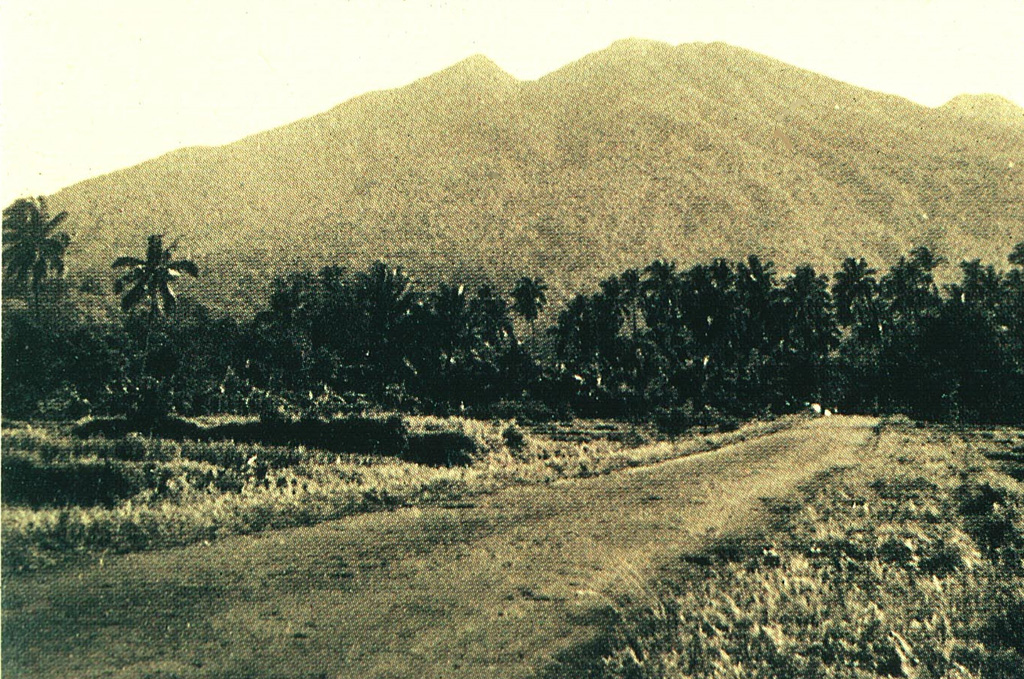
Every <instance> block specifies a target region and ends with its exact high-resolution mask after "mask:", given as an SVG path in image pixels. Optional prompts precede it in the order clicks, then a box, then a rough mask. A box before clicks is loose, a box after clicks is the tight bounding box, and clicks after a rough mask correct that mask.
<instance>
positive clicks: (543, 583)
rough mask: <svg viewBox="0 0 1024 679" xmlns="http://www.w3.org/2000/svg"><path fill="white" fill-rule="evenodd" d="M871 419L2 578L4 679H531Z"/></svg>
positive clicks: (867, 431) (843, 452) (831, 454)
mask: <svg viewBox="0 0 1024 679" xmlns="http://www.w3.org/2000/svg"><path fill="white" fill-rule="evenodd" d="M873 423H874V422H873V421H872V420H869V419H866V418H853V417H849V418H848V417H843V418H840V417H834V418H830V419H819V420H815V421H812V422H809V423H808V424H806V425H801V426H798V427H796V428H794V429H790V430H787V431H783V432H780V433H777V434H773V435H770V436H767V437H764V438H761V439H758V440H756V441H749V442H746V443H740V444H736V445H732V446H727V447H725V448H722V449H720V450H717V451H713V452H710V453H706V454H701V455H696V456H694V457H691V458H684V459H681V460H675V461H671V462H667V463H662V464H658V465H654V466H651V467H647V468H643V469H635V470H631V471H625V472H620V473H616V474H611V475H608V476H604V477H599V478H594V479H586V480H574V481H565V482H560V483H556V484H552V485H548V486H539V487H529V488H517V489H513V490H508V491H503V492H500V493H496V494H494V495H491V496H488V497H485V498H478V499H477V500H476V502H477V503H478V504H477V505H475V506H467V507H451V508H428V509H405V510H400V511H395V512H389V513H379V514H369V515H363V516H358V517H353V518H349V519H343V520H339V521H334V522H330V523H325V524H321V525H318V526H314V527H309V528H299V529H291V530H285V531H279V532H275V533H269V534H266V535H262V536H258V537H234V538H226V539H224V540H221V541H218V542H216V543H214V544H212V545H195V546H192V547H188V548H184V549H175V550H167V551H161V552H150V553H142V554H131V555H124V556H117V557H111V558H108V559H107V560H106V562H105V564H104V565H103V566H91V567H88V568H86V567H80V568H71V569H66V570H62V571H59V572H54V573H44V574H35V575H27V576H16V577H10V578H7V579H5V582H4V595H3V596H4V600H3V608H4V610H3V627H4V632H3V637H4V638H3V642H4V643H3V666H4V667H3V669H4V676H5V677H29V676H31V677H48V676H52V677H428V676H444V677H503V678H504V677H529V676H536V675H537V673H538V671H539V669H540V668H543V667H545V666H546V665H547V664H548V663H550V662H551V660H552V658H554V657H555V655H556V654H557V653H559V652H562V651H564V650H565V649H567V648H570V647H572V646H574V645H577V644H581V643H584V642H585V641H587V640H588V639H591V638H594V636H595V635H596V634H597V633H598V632H599V630H600V628H601V625H602V624H603V623H604V622H605V621H606V620H607V612H608V610H609V598H608V595H609V594H614V593H615V592H617V591H623V590H627V591H628V590H633V592H632V593H633V594H634V595H635V594H637V593H642V591H643V588H642V585H641V583H642V582H643V579H644V578H645V577H647V576H648V575H649V573H650V568H651V567H653V566H655V565H657V563H659V562H661V561H664V560H666V559H668V558H670V557H671V556H673V555H677V554H679V553H682V552H685V551H688V550H693V549H697V548H700V547H701V546H702V545H704V544H707V542H708V541H709V540H710V539H713V538H714V537H715V536H716V535H718V534H720V533H722V532H728V531H733V530H742V529H743V527H744V526H745V525H749V524H750V522H756V521H757V520H758V517H759V516H760V514H759V512H758V511H757V510H758V507H759V505H760V501H759V498H763V497H770V496H779V495H783V494H786V493H788V492H790V491H791V490H792V489H793V488H794V486H795V485H796V484H798V483H799V482H801V481H803V480H806V479H807V478H809V477H810V476H811V475H813V474H814V473H816V472H819V471H821V470H823V469H827V468H828V467H830V466H834V465H845V464H852V463H855V462H856V461H857V460H858V459H860V458H861V456H863V455H866V454H868V451H869V450H870V447H869V446H868V445H867V444H868V442H869V441H870V439H871V425H872V424H873Z"/></svg>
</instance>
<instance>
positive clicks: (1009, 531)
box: [595, 424, 1024, 679]
mask: <svg viewBox="0 0 1024 679" xmlns="http://www.w3.org/2000/svg"><path fill="white" fill-rule="evenodd" d="M1021 444H1024V433H1020V432H1013V431H1011V430H1006V429H1004V430H997V431H995V432H992V431H988V432H984V431H982V432H978V431H968V432H956V431H951V430H941V429H918V428H914V427H911V426H906V425H904V424H893V425H889V426H883V427H882V428H881V429H880V432H879V438H878V446H879V451H878V452H879V456H878V460H879V462H878V463H876V464H870V463H865V464H862V465H858V466H857V467H854V468H850V469H847V470H845V471H843V472H842V473H841V474H839V475H837V476H832V477H828V478H821V479H819V480H818V482H817V483H815V484H813V485H811V486H809V487H807V488H806V489H805V495H804V498H803V501H802V502H796V503H787V504H785V505H783V506H779V507H776V508H775V510H774V516H775V520H776V525H775V526H774V530H771V531H768V532H766V533H764V534H762V535H760V536H758V537H757V538H753V539H745V540H741V541H737V542H733V543H728V542H727V543H721V544H719V545H718V547H717V549H713V550H709V551H707V552H705V553H702V554H698V555H690V557H688V558H687V559H685V560H684V561H683V562H682V563H681V565H680V566H679V567H678V569H677V570H676V572H675V573H673V574H672V575H671V576H670V577H668V578H667V579H666V581H665V583H664V590H665V593H664V595H663V596H662V597H660V598H659V599H658V600H657V601H656V603H654V604H649V603H648V604H646V605H642V606H636V605H631V604H630V602H629V601H628V599H624V600H623V601H622V602H620V605H619V607H620V611H622V615H621V617H620V622H619V623H618V625H617V626H616V628H615V631H614V633H613V634H612V638H613V639H614V642H613V644H612V646H613V648H612V650H611V651H610V652H608V653H607V654H606V655H605V658H604V660H603V662H602V663H601V664H600V665H599V666H598V667H599V669H598V670H595V671H596V672H597V673H598V674H599V675H602V676H605V677H616V678H623V679H625V678H627V677H628V678H630V679H640V678H645V677H667V676H671V677H676V676H678V677H688V676H707V677H736V678H751V679H753V678H762V677H794V678H802V677H808V678H810V677H815V678H831V677H877V676H905V677H963V678H967V677H1006V678H1010V677H1020V676H1024V628H1022V627H1021V625H1020V621H1021V620H1022V619H1024V485H1022V484H1021V483H1019V482H1018V481H1016V480H1014V479H1013V478H1011V477H1010V476H1008V475H1006V474H1005V473H1003V472H1002V471H999V470H997V469H995V468H993V466H992V465H991V464H990V463H989V461H988V459H987V458H990V457H993V456H995V457H1000V458H1005V456H1006V454H1007V453H1012V452H1013V451H1014V450H1017V451H1019V446H1020V445H1021ZM647 598H648V599H649V596H648V597H647Z"/></svg>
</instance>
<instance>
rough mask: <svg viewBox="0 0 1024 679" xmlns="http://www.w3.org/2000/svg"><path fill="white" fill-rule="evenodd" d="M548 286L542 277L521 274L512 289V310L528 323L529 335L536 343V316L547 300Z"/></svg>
mask: <svg viewBox="0 0 1024 679" xmlns="http://www.w3.org/2000/svg"><path fill="white" fill-rule="evenodd" d="M547 289H548V286H547V285H546V284H545V283H544V279H542V278H530V277H529V276H523V277H522V278H520V279H519V280H518V281H517V282H516V287H515V288H514V289H513V290H512V310H513V311H515V312H516V313H517V314H519V315H520V316H522V317H523V318H524V319H526V320H527V321H528V322H529V323H530V335H531V336H532V337H533V343H534V345H536V343H537V326H536V322H537V317H538V316H539V315H540V312H541V311H543V310H544V306H545V305H546V304H547V302H548V296H547V294H546V293H547Z"/></svg>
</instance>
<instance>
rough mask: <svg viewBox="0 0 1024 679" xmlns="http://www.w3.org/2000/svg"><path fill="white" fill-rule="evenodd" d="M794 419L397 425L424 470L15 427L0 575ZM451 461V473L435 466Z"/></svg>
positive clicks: (419, 499)
mask: <svg viewBox="0 0 1024 679" xmlns="http://www.w3.org/2000/svg"><path fill="white" fill-rule="evenodd" d="M793 421H794V420H791V419H782V420H777V421H774V422H755V423H751V424H749V425H747V426H745V427H743V428H741V429H740V430H738V431H735V432H729V433H723V434H709V435H702V436H691V437H683V438H680V439H677V440H675V441H663V442H658V443H654V444H650V445H645V446H639V447H628V446H627V445H625V444H623V443H621V442H615V441H609V440H596V441H591V442H589V443H576V442H569V441H554V440H549V439H545V438H541V437H536V436H530V435H525V434H523V433H522V432H519V434H520V435H519V436H513V437H512V438H509V436H508V435H507V434H508V432H509V424H508V423H493V422H481V421H475V420H469V419H464V418H444V419H441V418H430V417H415V418H407V420H406V422H405V426H406V427H407V429H408V437H409V442H410V449H411V450H414V451H417V450H418V451H420V452H418V453H416V456H417V457H419V458H428V459H422V461H424V462H427V463H428V464H419V463H417V462H413V461H410V460H407V459H400V458H397V457H393V456H379V455H352V454H339V453H335V452H329V451H327V450H324V449H322V448H310V447H305V446H301V445H300V446H270V445H264V444H258V443H240V442H234V441H192V440H182V441H172V440H166V439H160V438H149V437H145V436H140V435H138V434H128V435H126V436H124V437H120V438H113V439H107V438H87V439H82V438H78V437H76V436H73V435H71V434H69V433H68V432H66V431H62V430H61V429H60V428H58V427H55V426H43V427H39V426H31V425H14V426H9V427H5V428H4V432H3V447H4V457H3V465H4V470H3V471H4V476H5V483H4V496H3V499H4V507H3V553H4V559H3V568H4V570H5V571H7V570H12V569H13V570H18V569H26V568H37V567H41V566H46V565H51V564H54V563H56V562H59V561H61V560H64V559H67V558H70V557H73V556H74V555H76V554H81V553H88V552H108V551H110V552H130V551H138V550H147V549H154V548H160V547H169V546H175V545H185V544H189V543H193V542H200V541H204V540H205V541H209V540H214V539H217V538H219V537H222V536H225V535H232V534H251V533H258V532H262V531H266V530H270V529H276V528H283V527H287V526H299V525H310V524H315V523H318V522H321V521H326V520H330V519H336V518H339V517H343V516H348V515H352V514H358V513H363V512H369V511H376V510H381V509H389V508H395V507H401V506H409V505H422V504H431V503H437V502H450V501H456V500H462V499H465V498H467V497H470V496H474V495H479V494H482V493H489V492H493V491H495V490H497V489H499V488H503V487H508V486H513V485H524V484H536V483H549V482H552V481H555V480H558V479H565V478H578V477H588V476H595V475H599V474H605V473H609V472H612V471H615V470H619V469H624V468H627V467H635V466H641V465H647V464H652V463H655V462H659V461H663V460H667V459H671V458H674V457H680V456H683V455H688V454H692V453H695V452H699V451H703V450H709V449H712V448H715V447H718V446H721V445H724V444H727V443H730V442H735V441H741V440H744V439H745V438H747V437H752V436H759V435H763V434H767V433H770V432H774V431H778V430H779V429H782V428H784V427H786V426H788V425H790V424H791V423H792V422H793ZM206 424H210V423H206ZM232 424H233V425H235V426H244V424H245V423H244V422H236V423H232ZM212 425H213V426H223V424H222V423H217V422H214V423H212ZM467 442H468V443H467ZM428 443H429V445H430V446H432V447H428V446H427V444H428ZM453 451H454V452H453ZM452 455H456V456H458V462H461V463H464V466H451V467H449V466H444V463H445V462H450V461H451V459H452ZM438 463H441V464H438ZM9 474H10V475H9Z"/></svg>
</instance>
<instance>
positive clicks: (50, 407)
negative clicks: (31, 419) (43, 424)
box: [36, 385, 92, 420]
mask: <svg viewBox="0 0 1024 679" xmlns="http://www.w3.org/2000/svg"><path fill="white" fill-rule="evenodd" d="M36 412H37V413H38V414H39V417H41V418H43V419H46V420H79V419H81V418H83V417H85V416H87V415H89V414H90V413H91V412H92V404H91V403H89V400H88V399H84V398H82V397H81V396H80V395H79V394H78V391H77V390H76V389H75V388H74V387H72V386H69V385H65V386H64V387H63V388H61V389H59V390H58V391H56V392H55V393H53V394H50V395H49V396H48V397H46V398H44V399H42V400H40V401H39V402H38V403H36Z"/></svg>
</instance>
